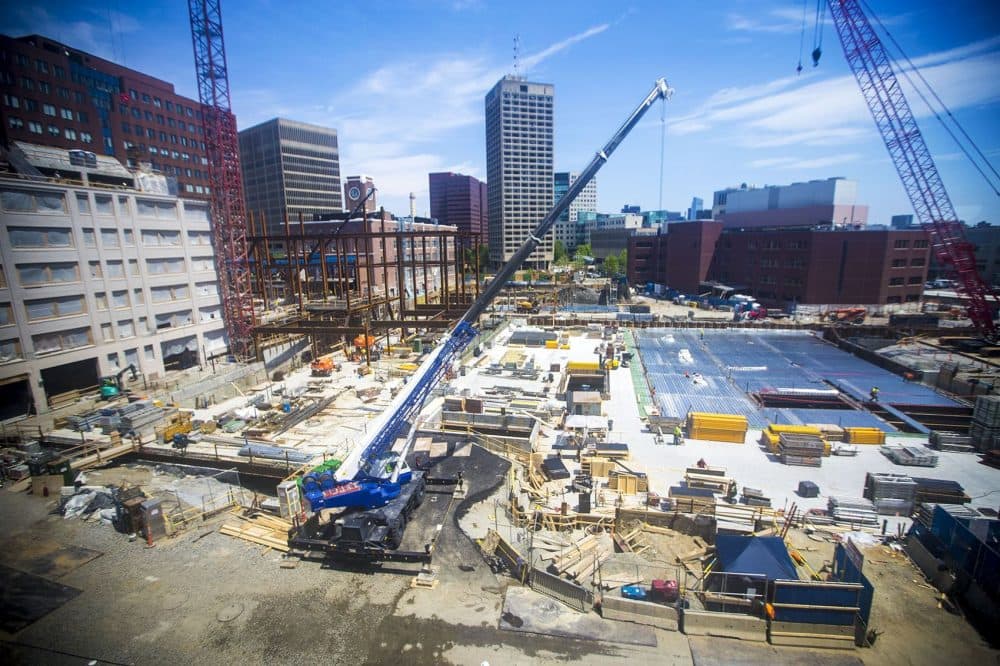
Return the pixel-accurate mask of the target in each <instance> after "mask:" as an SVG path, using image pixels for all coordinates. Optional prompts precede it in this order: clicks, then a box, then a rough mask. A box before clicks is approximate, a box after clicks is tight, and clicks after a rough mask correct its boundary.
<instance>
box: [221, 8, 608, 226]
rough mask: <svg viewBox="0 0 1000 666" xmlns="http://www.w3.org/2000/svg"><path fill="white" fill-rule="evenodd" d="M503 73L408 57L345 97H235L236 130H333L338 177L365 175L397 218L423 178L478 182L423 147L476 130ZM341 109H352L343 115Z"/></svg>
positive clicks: (478, 62)
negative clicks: (266, 126) (461, 177)
mask: <svg viewBox="0 0 1000 666" xmlns="http://www.w3.org/2000/svg"><path fill="white" fill-rule="evenodd" d="M608 28H609V24H606V23H602V24H600V25H596V26H593V27H591V28H588V29H587V30H584V31H582V32H580V33H578V34H575V35H572V36H570V37H568V38H566V39H563V40H560V41H558V42H555V43H553V44H551V45H549V46H547V47H545V48H543V49H542V50H540V51H538V52H537V53H533V54H529V55H527V56H526V57H524V58H522V59H521V61H520V65H521V67H520V69H521V72H522V73H527V72H529V71H530V70H531V69H533V68H535V67H537V66H538V65H540V64H541V63H542V62H544V61H545V60H547V59H548V58H551V57H553V56H555V55H556V54H558V53H561V52H563V51H565V50H566V49H568V48H570V47H571V46H573V45H574V44H578V43H580V42H582V41H584V40H586V39H589V38H591V37H594V36H595V35H599V34H601V33H603V32H604V31H606V30H607V29H608ZM506 73H508V70H507V69H506V68H505V67H502V66H499V65H497V64H496V63H495V62H493V61H491V60H490V59H488V58H487V57H485V56H482V55H477V54H474V53H472V54H470V53H447V54H437V55H433V56H424V57H421V56H419V55H415V54H411V55H410V56H408V57H407V58H406V59H405V60H400V61H396V62H389V63H386V64H382V65H381V66H378V67H376V68H375V69H374V70H373V71H371V72H368V73H366V74H365V75H364V76H363V77H362V78H360V79H359V80H358V81H356V82H355V83H354V84H353V85H351V86H349V87H348V88H346V89H345V90H342V91H338V92H337V93H335V94H334V95H332V96H331V97H329V98H328V99H326V100H324V101H322V102H321V103H319V104H315V105H311V106H299V107H295V108H290V107H289V104H288V101H287V100H286V99H279V98H278V96H277V95H275V94H274V93H273V92H271V91H268V90H260V89H254V90H247V91H234V95H233V99H234V106H235V110H236V112H237V114H238V115H237V117H238V118H240V120H241V122H240V126H241V127H246V126H250V125H252V124H255V123H257V122H261V121H263V120H267V119H269V118H272V117H274V116H279V115H280V116H286V117H290V118H294V119H296V120H301V121H304V122H311V123H315V124H318V125H323V126H326V127H334V128H336V129H337V133H338V139H339V143H340V151H341V157H340V162H341V173H344V174H347V173H348V172H350V173H365V174H369V175H371V176H372V177H373V178H374V179H375V182H376V186H377V187H378V188H379V191H380V199H379V201H380V203H382V204H383V205H385V206H386V207H387V208H389V209H391V210H396V211H399V212H404V211H406V210H407V207H408V206H409V202H408V198H409V193H410V192H414V193H416V194H417V195H418V208H419V207H420V205H421V204H420V203H419V202H420V201H426V197H425V196H424V197H423V198H422V199H419V197H421V196H422V195H425V194H426V191H427V174H428V173H429V172H433V171H461V172H462V173H466V174H469V175H473V176H477V177H482V175H481V174H478V173H476V171H477V170H476V169H475V167H474V166H473V165H472V164H470V163H462V164H452V163H449V162H448V161H447V160H446V158H444V157H443V156H442V155H440V154H438V153H436V152H435V151H433V150H428V149H427V146H428V144H431V143H432V142H439V141H442V140H445V139H446V138H447V137H448V136H450V135H451V134H452V133H453V132H454V131H456V130H460V129H463V128H468V127H472V126H477V125H478V126H482V124H483V114H484V110H483V98H484V97H485V95H486V92H487V91H488V90H489V89H490V88H491V87H492V86H493V85H494V84H496V82H497V81H498V80H499V79H500V78H501V77H503V76H504V74H506ZM344 109H351V110H352V111H351V113H349V114H345V113H344Z"/></svg>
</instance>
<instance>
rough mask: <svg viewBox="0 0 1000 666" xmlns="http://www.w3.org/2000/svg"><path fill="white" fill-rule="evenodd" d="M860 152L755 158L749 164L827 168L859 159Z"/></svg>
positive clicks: (773, 166) (772, 166) (793, 168)
mask: <svg viewBox="0 0 1000 666" xmlns="http://www.w3.org/2000/svg"><path fill="white" fill-rule="evenodd" d="M860 157H861V155H859V154H858V153H844V154H841V155H827V156H825V157H814V158H809V159H803V158H801V157H766V158H763V159H759V160H753V161H752V162H750V163H749V164H748V166H750V167H753V168H755V169H768V168H770V169H792V170H796V171H801V170H805V169H826V168H828V167H831V166H836V165H838V164H845V163H847V162H853V161H855V160H857V159H859V158H860Z"/></svg>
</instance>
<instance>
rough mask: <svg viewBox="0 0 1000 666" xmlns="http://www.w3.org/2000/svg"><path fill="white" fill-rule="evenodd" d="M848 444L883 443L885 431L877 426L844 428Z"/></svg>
mask: <svg viewBox="0 0 1000 666" xmlns="http://www.w3.org/2000/svg"><path fill="white" fill-rule="evenodd" d="M844 432H845V433H846V434H847V435H846V441H847V442H848V443H849V444H876V445H880V444H885V433H884V432H883V431H881V430H879V429H878V428H844Z"/></svg>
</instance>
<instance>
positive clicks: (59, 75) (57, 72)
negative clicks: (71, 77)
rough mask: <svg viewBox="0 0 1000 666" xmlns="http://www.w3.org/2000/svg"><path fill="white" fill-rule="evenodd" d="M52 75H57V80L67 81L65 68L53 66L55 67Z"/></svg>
mask: <svg viewBox="0 0 1000 666" xmlns="http://www.w3.org/2000/svg"><path fill="white" fill-rule="evenodd" d="M52 73H53V74H55V77H56V78H57V79H65V78H66V70H65V68H63V67H61V66H59V65H53V67H52Z"/></svg>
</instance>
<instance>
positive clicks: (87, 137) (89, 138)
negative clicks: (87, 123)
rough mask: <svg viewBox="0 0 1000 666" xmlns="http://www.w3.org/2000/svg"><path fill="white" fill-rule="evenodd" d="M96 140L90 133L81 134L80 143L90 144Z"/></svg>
mask: <svg viewBox="0 0 1000 666" xmlns="http://www.w3.org/2000/svg"><path fill="white" fill-rule="evenodd" d="M93 140H94V137H92V136H91V135H90V132H80V141H81V142H83V143H90V142H92V141H93Z"/></svg>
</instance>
